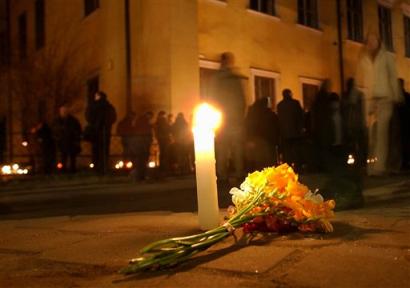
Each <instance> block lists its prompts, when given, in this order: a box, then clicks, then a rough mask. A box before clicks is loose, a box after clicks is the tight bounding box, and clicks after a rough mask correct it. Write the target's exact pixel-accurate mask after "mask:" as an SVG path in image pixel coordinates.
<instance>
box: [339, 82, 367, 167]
mask: <svg viewBox="0 0 410 288" xmlns="http://www.w3.org/2000/svg"><path fill="white" fill-rule="evenodd" d="M346 88H347V89H346V94H345V97H344V99H342V119H343V123H344V129H343V132H344V135H345V138H344V139H345V142H346V146H347V149H348V150H349V152H351V153H353V154H354V155H355V158H356V159H357V162H358V164H359V166H361V167H365V166H366V165H367V164H366V159H367V128H366V121H365V120H366V117H365V112H364V109H365V107H364V105H365V103H364V101H365V99H364V94H363V92H361V91H360V90H359V89H357V87H356V83H355V80H354V79H353V78H349V79H348V80H347V87H346Z"/></svg>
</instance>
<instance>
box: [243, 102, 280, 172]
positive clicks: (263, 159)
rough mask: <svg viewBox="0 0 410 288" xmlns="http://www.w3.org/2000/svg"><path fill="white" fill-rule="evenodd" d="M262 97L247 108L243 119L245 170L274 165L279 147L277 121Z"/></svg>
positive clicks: (276, 117)
mask: <svg viewBox="0 0 410 288" xmlns="http://www.w3.org/2000/svg"><path fill="white" fill-rule="evenodd" d="M268 102H269V101H268V98H266V97H263V98H261V99H258V100H256V101H255V103H254V104H253V105H252V106H251V107H249V110H248V114H247V115H246V118H245V135H246V140H247V141H246V148H247V149H246V160H247V165H246V166H247V167H246V168H247V170H248V171H254V170H260V169H263V168H265V167H269V166H272V165H275V163H276V161H277V153H276V152H277V148H278V145H279V138H280V137H279V136H280V133H279V119H278V116H277V115H276V113H275V112H273V111H272V109H271V107H270V106H269V104H268Z"/></svg>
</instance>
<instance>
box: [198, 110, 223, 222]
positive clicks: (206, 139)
mask: <svg viewBox="0 0 410 288" xmlns="http://www.w3.org/2000/svg"><path fill="white" fill-rule="evenodd" d="M194 117H195V118H194V127H193V132H194V145H195V168H196V185H197V188H196V189H197V197H198V220H199V226H200V227H201V229H203V230H208V229H212V228H216V227H218V226H219V224H220V222H219V206H218V191H217V186H216V171H215V170H216V169H215V145H214V139H215V129H216V128H217V127H218V125H219V123H220V121H221V113H220V112H219V111H217V110H216V109H214V108H213V107H212V106H210V105H208V104H201V105H199V106H198V108H197V109H196V111H195V115H194Z"/></svg>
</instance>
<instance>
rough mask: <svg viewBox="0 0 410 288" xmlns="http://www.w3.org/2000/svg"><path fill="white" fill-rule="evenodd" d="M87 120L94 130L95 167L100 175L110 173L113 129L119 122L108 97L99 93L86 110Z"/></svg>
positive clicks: (93, 150)
mask: <svg viewBox="0 0 410 288" xmlns="http://www.w3.org/2000/svg"><path fill="white" fill-rule="evenodd" d="M86 119H87V121H88V123H89V125H90V127H91V129H92V130H93V133H92V134H93V139H92V141H91V143H92V155H93V156H92V157H93V159H92V160H93V163H94V167H95V168H96V170H97V172H98V173H100V174H106V173H107V171H108V164H109V163H108V160H109V153H110V140H111V127H112V125H113V124H114V123H115V121H116V120H117V113H116V111H115V108H114V106H113V105H112V104H111V103H110V102H109V101H108V100H107V95H106V94H105V93H104V92H102V91H99V92H97V93H95V96H94V100H93V101H92V102H91V103H89V105H88V107H87V110H86Z"/></svg>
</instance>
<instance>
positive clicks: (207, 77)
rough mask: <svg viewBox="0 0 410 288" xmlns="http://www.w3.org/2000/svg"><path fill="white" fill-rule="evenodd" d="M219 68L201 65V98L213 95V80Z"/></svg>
mask: <svg viewBox="0 0 410 288" xmlns="http://www.w3.org/2000/svg"><path fill="white" fill-rule="evenodd" d="M217 71H218V70H215V69H210V68H204V67H200V69H199V77H200V78H199V89H200V97H201V99H208V98H210V97H211V95H210V90H211V82H212V78H213V76H214V75H215V73H216V72H217Z"/></svg>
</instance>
